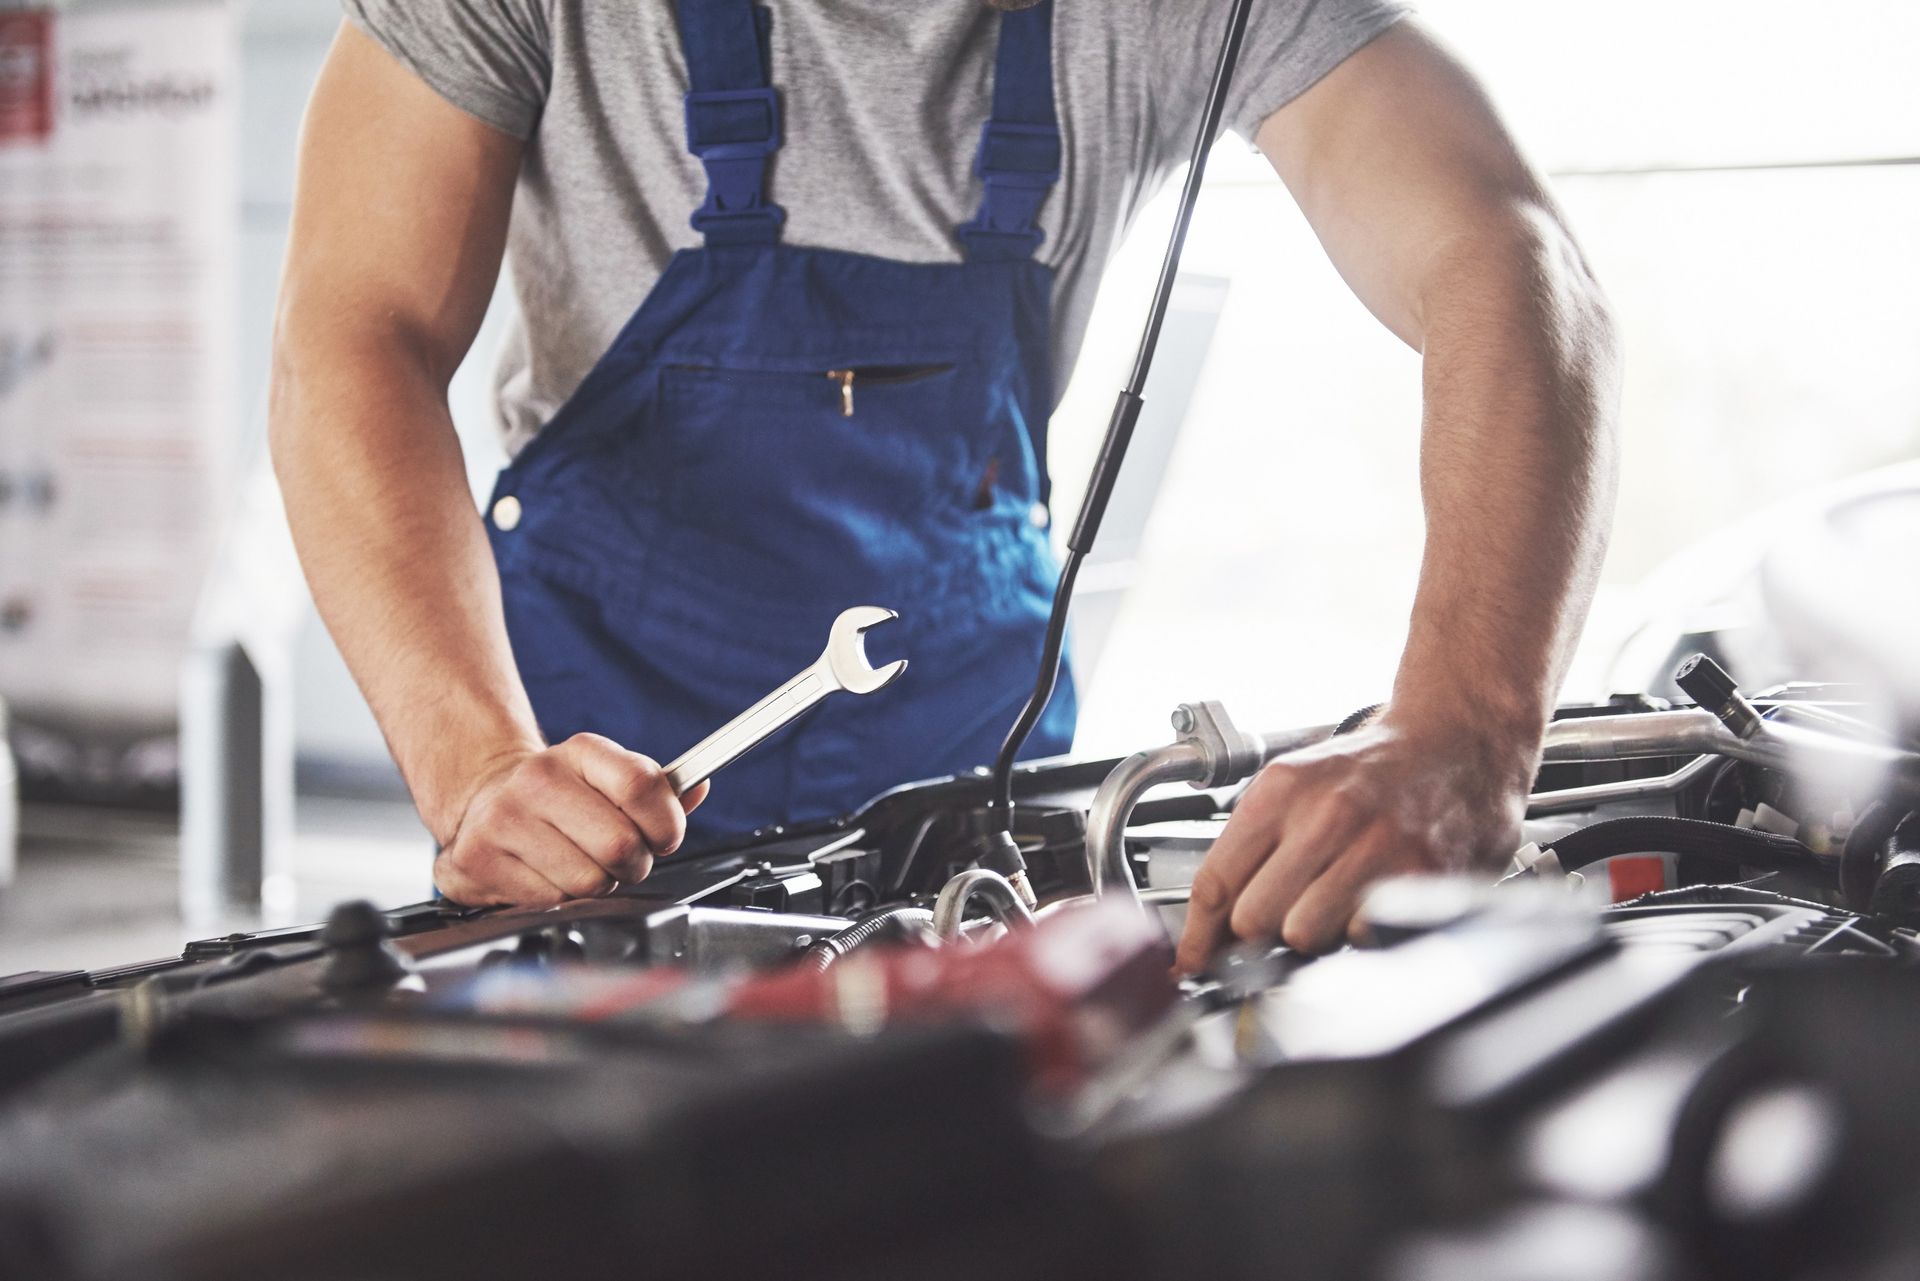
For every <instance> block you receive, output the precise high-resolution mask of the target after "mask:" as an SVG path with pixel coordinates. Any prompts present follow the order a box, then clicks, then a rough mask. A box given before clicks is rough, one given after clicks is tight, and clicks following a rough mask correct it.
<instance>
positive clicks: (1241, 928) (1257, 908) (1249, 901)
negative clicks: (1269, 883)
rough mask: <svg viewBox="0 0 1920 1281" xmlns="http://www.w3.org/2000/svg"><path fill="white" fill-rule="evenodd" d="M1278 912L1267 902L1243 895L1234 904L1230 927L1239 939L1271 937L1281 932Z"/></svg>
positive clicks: (1249, 939)
mask: <svg viewBox="0 0 1920 1281" xmlns="http://www.w3.org/2000/svg"><path fill="white" fill-rule="evenodd" d="M1277 916H1278V914H1277V913H1276V912H1274V911H1273V910H1272V909H1271V908H1269V907H1268V906H1267V905H1266V904H1265V903H1261V902H1258V901H1256V900H1255V899H1253V898H1250V897H1242V898H1241V899H1240V901H1239V902H1238V903H1235V904H1234V906H1233V916H1232V918H1231V920H1230V921H1229V922H1228V928H1230V929H1231V930H1232V931H1233V936H1234V937H1235V938H1237V939H1243V940H1248V941H1251V940H1254V939H1269V938H1273V937H1275V936H1277V935H1278V934H1279V933H1280V922H1279V920H1278V919H1277Z"/></svg>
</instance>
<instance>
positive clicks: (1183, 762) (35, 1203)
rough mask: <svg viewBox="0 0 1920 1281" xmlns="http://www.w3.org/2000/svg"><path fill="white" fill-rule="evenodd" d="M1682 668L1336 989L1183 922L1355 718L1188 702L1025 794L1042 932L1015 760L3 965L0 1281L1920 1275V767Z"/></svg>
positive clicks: (1413, 891)
mask: <svg viewBox="0 0 1920 1281" xmlns="http://www.w3.org/2000/svg"><path fill="white" fill-rule="evenodd" d="M1680 679H1681V684H1682V686H1683V687H1684V688H1686V689H1687V690H1688V692H1689V694H1690V695H1692V696H1693V703H1692V704H1691V705H1689V704H1668V703H1665V702H1663V701H1661V700H1658V699H1652V698H1646V697H1633V698H1620V699H1616V700H1613V701H1612V702H1610V703H1608V704H1605V705H1599V706H1580V707H1565V708H1562V709H1561V711H1560V712H1559V714H1558V716H1557V718H1556V719H1555V721H1554V722H1553V724H1552V726H1551V727H1550V730H1549V734H1548V739H1547V748H1546V754H1545V763H1544V764H1543V765H1542V767H1541V771H1540V775H1539V781H1538V784H1537V787H1536V790H1535V793H1534V795H1533V797H1532V800H1531V805H1530V809H1529V814H1528V818H1527V822H1526V832H1527V837H1528V843H1527V844H1526V846H1525V847H1524V848H1523V849H1522V850H1521V851H1520V852H1519V854H1518V855H1517V857H1516V859H1515V861H1514V865H1513V868H1512V870H1511V873H1510V874H1509V875H1508V876H1507V877H1506V879H1505V880H1503V881H1501V882H1500V883H1499V884H1497V885H1488V884H1485V883H1470V882H1466V881H1462V880H1448V879H1433V880H1426V879H1409V880H1404V881H1397V882H1389V883H1387V884H1385V885H1382V886H1380V887H1378V888H1377V889H1376V890H1375V891H1374V893H1373V894H1372V896H1371V897H1370V898H1369V900H1368V901H1367V905H1366V908H1365V912H1364V921H1365V931H1366V940H1365V943H1364V945H1360V946H1354V947H1350V948H1346V949H1343V950H1341V951H1340V952H1337V953H1335V954H1332V955H1328V956H1323V957H1318V958H1312V957H1307V956H1303V955H1296V954H1294V953H1292V952H1289V951H1288V950H1286V949H1285V948H1284V947H1278V946H1267V945H1258V944H1246V945H1243V946H1241V947H1239V948H1237V949H1236V950H1234V951H1232V952H1230V953H1229V954H1227V955H1226V956H1225V957H1224V958H1223V959H1222V960H1221V961H1220V962H1219V963H1218V964H1217V965H1216V966H1215V967H1214V969H1213V971H1212V972H1210V973H1207V974H1204V975H1200V976H1194V977H1185V978H1176V977H1175V976H1174V975H1173V973H1172V972H1171V969H1170V959H1171V952H1170V947H1169V941H1168V940H1169V937H1170V936H1171V935H1175V934H1177V930H1178V926H1179V923H1180V919H1181V915H1182V912H1183V908H1184V901H1185V895H1186V887H1187V886H1188V885H1190V883H1191V881H1192V877H1193V874H1194V871H1195V869H1196V868H1197V866H1198V864H1199V861H1200V859H1201V858H1202V857H1203V856H1204V854H1205V852H1206V850H1207V848H1208V847H1209V846H1210V844H1211V842H1212V840H1213V839H1214V837H1215V835H1216V834H1217V833H1218V831H1219V830H1220V828H1221V826H1222V825H1223V824H1224V822H1225V821H1226V819H1227V817H1228V815H1229V814H1230V813H1231V811H1232V808H1233V805H1234V802H1235V799H1236V796H1237V794H1238V790H1239V788H1240V787H1241V786H1242V785H1243V784H1244V782H1245V781H1246V780H1247V779H1248V778H1250V777H1251V776H1253V775H1254V774H1255V773H1257V771H1258V770H1259V769H1260V768H1261V766H1262V765H1263V763H1264V762H1266V761H1268V760H1271V759H1273V758H1274V757H1276V756H1279V755H1281V754H1283V753H1285V752H1286V751H1288V750H1291V749H1293V748H1295V747H1298V746H1300V745H1302V744H1305V743H1309V742H1313V741H1316V740H1318V739H1320V738H1323V737H1325V736H1327V735H1329V734H1333V733H1337V732H1341V731H1342V730H1344V729H1350V728H1351V727H1352V726H1353V725H1354V724H1357V723H1360V722H1361V721H1363V720H1364V717H1363V716H1359V717H1355V718H1350V720H1349V722H1348V723H1347V724H1346V725H1343V726H1332V727H1319V728H1314V729H1308V730H1301V731H1291V732H1286V733H1276V734H1267V735H1256V734H1250V733H1246V732H1244V731H1242V730H1240V729H1238V728H1237V727H1236V726H1234V724H1233V723H1232V721H1231V719H1230V718H1229V717H1228V716H1227V714H1226V712H1225V711H1224V710H1223V709H1222V708H1221V707H1219V706H1218V705H1216V704H1195V705H1190V706H1185V707H1182V708H1181V709H1179V711H1178V712H1177V713H1176V714H1175V717H1174V724H1175V729H1176V735H1177V736H1176V738H1175V740H1174V741H1173V742H1172V743H1170V744H1168V745H1166V746H1163V747H1160V748H1156V749H1153V750H1150V751H1147V752H1143V753H1141V754H1139V755H1137V756H1135V757H1132V758H1129V759H1128V760H1125V761H1112V760H1102V761H1055V762H1042V763H1038V764H1034V765H1029V766H1023V767H1022V768H1021V769H1020V770H1019V771H1018V773H1017V774H1016V776H1015V795H1016V823H1015V831H1016V834H1017V838H1018V841H1019V844H1020V846H1021V848H1022V850H1023V853H1024V856H1025V859H1026V863H1027V866H1028V869H1029V875H1030V877H1031V880H1032V884H1033V886H1034V887H1035V889H1036V890H1037V891H1038V892H1039V897H1040V899H1041V906H1040V908H1039V910H1038V911H1037V912H1031V913H1030V912H1029V911H1028V910H1027V909H1026V908H1025V906H1024V905H1023V903H1022V902H1021V900H1020V898H1019V896H1017V895H1013V894H1010V893H1008V892H1007V890H1006V882H1005V881H1004V880H1003V879H1001V878H999V877H998V876H997V875H995V874H994V873H991V872H984V871H981V870H980V869H977V868H970V867H968V866H967V864H968V861H969V860H968V857H967V853H966V851H967V849H968V848H969V845H970V842H971V841H972V840H973V838H974V837H975V836H976V835H977V834H978V832H979V831H980V830H981V828H982V826H983V825H984V824H986V823H988V822H989V821H990V820H989V819H988V817H987V815H988V800H989V798H988V795H987V793H988V782H989V780H988V779H987V778H986V777H985V775H984V774H978V775H967V776H962V777H957V778H948V779H942V780H935V781H931V782H926V783H920V784H916V785H912V786H908V787H903V788H900V789H897V790H895V791H892V792H889V793H887V794H885V795H883V796H881V797H879V798H877V799H876V800H874V801H873V802H872V803H871V804H869V805H868V806H866V807H865V808H864V809H863V810H861V811H860V812H859V813H857V814H854V815H851V816H848V817H847V818H845V819H841V820H836V821H832V822H825V823H820V824H815V825H811V826H806V827H799V828H794V829H791V830H779V829H775V830H770V831H766V832H762V833H757V834H755V836H754V837H753V838H752V839H750V840H747V841H744V842H742V843H739V844H738V845H736V846H734V847H732V848H728V849H724V850H716V851H711V852H707V853H703V854H699V855H694V856H691V857H685V858H675V859H671V860H667V861H666V862H664V863H663V864H661V866H660V867H659V869H658V870H657V872H656V874H655V875H654V877H653V878H652V879H650V880H649V881H647V882H646V883H644V884H641V885H636V886H629V887H625V888H623V889H622V890H621V892H619V893H618V894H616V895H614V896H612V897H609V898H605V899H597V900H592V901H581V902H575V903H570V904H566V905H563V906H561V907H558V908H554V909H549V910H540V911H531V910H481V911H471V910H463V909H459V908H456V907H454V906H452V905H450V904H446V903H436V902H428V903H420V904H416V905H413V906H410V907H404V908H400V909H397V910H392V911H379V910H376V909H375V908H373V907H372V906H371V905H369V904H365V903H349V904H345V905H342V906H341V907H340V908H338V909H337V910H336V911H335V912H334V913H333V914H332V916H331V918H330V919H329V920H328V921H327V922H326V923H325V924H324V925H317V926H313V927H310V928H302V929H290V930H274V931H268V932H263V933H254V934H236V935H230V936H227V937H224V938H216V939H207V940H204V941H201V942H197V943H193V944H191V945H189V946H188V947H187V948H186V950H185V951H184V953H183V954H181V955H180V956H177V957H170V958H167V959H164V960H159V961H153V962H149V963H145V964H138V965H128V966H122V967H119V968H113V969H102V970H95V971H91V972H72V973H32V974H24V975H19V976H16V977H13V978H11V979H7V980H4V981H0V1275H4V1276H7V1277H21V1278H27V1277H31V1278H35V1279H36V1281H61V1279H67V1278H70V1279H72V1281H83V1279H90V1278H107V1277H134V1276H138V1277H145V1278H241V1277H256V1276H260V1275H272V1276H277V1277H284V1278H314V1279H316V1281H318V1279H321V1278H347V1277H353V1278H389V1277H392V1278H398V1277H415V1276H425V1275H432V1276H458V1277H474V1278H481V1277H516V1276H525V1275H551V1276H568V1277H615V1276H623V1277H624V1276H630V1275H633V1274H634V1273H635V1272H636V1270H642V1271H649V1272H657V1273H659V1274H663V1275H676V1274H677V1275H701V1276H749V1275H762V1276H780V1277H829V1276H830V1277H868V1276H871V1277H882V1276H887V1277H895V1276H913V1277H945V1276H956V1277H957V1276H971V1275H979V1274H982V1273H983V1272H987V1271H991V1272H992V1273H993V1274H994V1275H998V1276H1007V1277H1024V1276H1033V1277H1041V1276H1048V1277H1057V1276H1104V1277H1112V1278H1124V1277H1184V1276H1192V1277H1203V1276H1204V1277H1209V1278H1223V1277H1224V1278H1233V1277H1247V1278H1253V1277H1267V1278H1271V1277H1377V1278H1389V1279H1391V1281H1449V1279H1451V1278H1464V1277H1475V1278H1504V1277H1514V1278H1521V1277H1525V1278H1530V1279H1531V1281H1554V1279H1556V1278H1568V1279H1569V1281H1572V1279H1575V1278H1589V1277H1608V1278H1618V1279H1621V1281H1629V1279H1631V1281H1641V1279H1645V1281H1652V1279H1654V1278H1678V1277H1701V1278H1718V1277H1734V1276H1738V1277H1743V1278H1753V1277H1781V1278H1789V1277H1793V1278H1798V1277H1815V1276H1817V1277H1823V1278H1825V1277H1859V1278H1869V1277H1873V1278H1877V1277H1884V1276H1894V1275H1912V1269H1913V1267H1914V1265H1915V1263H1916V1261H1920V1228H1916V1224H1920V1215H1917V1214H1916V1213H1915V1211H1916V1210H1917V1209H1920V1185H1916V1183H1915V1181H1914V1180H1913V1178H1912V1177H1911V1174H1910V1163H1911V1154H1912V1153H1913V1152H1914V1151H1915V1150H1917V1149H1920V1107H1916V1106H1914V1105H1913V1104H1912V1103H1911V1102H1910V1101H1909V1100H1908V1099H1907V1098H1906V1088H1907V1084H1908V1083H1907V1081H1906V1075H1907V1072H1908V1071H1909V1070H1910V1065H1911V1064H1912V1063H1913V1062H1915V1061H1916V1060H1917V1059H1920V1020H1916V1019H1914V1018H1913V1017H1912V1016H1911V1011H1912V1010H1913V1009H1914V1008H1915V1007H1916V1003H1920V967H1916V965H1915V963H1914V962H1915V959H1916V957H1920V936H1916V934H1915V927H1916V926H1920V756H1916V755H1915V754H1914V753H1913V752H1911V751H1909V750H1907V749H1906V748H1905V747H1904V746H1903V745H1901V744H1900V743H1899V742H1898V740H1897V739H1896V738H1894V737H1891V736H1889V735H1888V734H1887V733H1886V732H1885V731H1883V730H1880V729H1876V728H1874V720H1875V717H1874V711H1875V709H1874V708H1873V707H1872V706H1871V705H1869V704H1868V703H1865V702H1863V701H1862V700H1861V698H1860V696H1859V691H1857V690H1852V689H1849V688H1846V687H1840V686H1792V685H1790V686H1784V687H1781V688H1778V689H1774V690H1770V691H1768V692H1767V693H1766V694H1764V695H1761V696H1756V697H1753V698H1748V697H1747V696H1746V695H1745V694H1743V693H1742V692H1741V691H1739V690H1738V689H1736V688H1735V687H1734V686H1733V683H1732V682H1731V680H1729V679H1727V677H1726V675H1725V673H1724V672H1721V671H1720V670H1719V669H1718V668H1717V667H1715V666H1714V665H1713V664H1712V663H1711V661H1709V660H1706V659H1698V660H1690V663H1689V665H1688V666H1687V668H1685V669H1683V671H1682V673H1681V677H1680ZM1180 784H1186V785H1187V786H1178V785H1180ZM1096 890H1097V891H1098V894H1097V896H1096V894H1095V893H1094V891H1096Z"/></svg>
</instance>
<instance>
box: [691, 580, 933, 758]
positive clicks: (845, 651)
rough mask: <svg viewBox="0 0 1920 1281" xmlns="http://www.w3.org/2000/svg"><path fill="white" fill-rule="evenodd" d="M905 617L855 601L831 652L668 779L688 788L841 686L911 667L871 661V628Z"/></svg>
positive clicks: (883, 681)
mask: <svg viewBox="0 0 1920 1281" xmlns="http://www.w3.org/2000/svg"><path fill="white" fill-rule="evenodd" d="M898 617H900V616H899V615H898V614H896V613H894V612H893V611H892V610H890V609H882V608H881V607H880V606H878V605H856V606H854V607H853V608H852V609H849V610H847V611H845V612H844V613H842V614H841V615H840V617H838V618H836V619H834V620H833V631H832V632H831V633H830V634H829V635H828V637H827V648H826V652H825V653H823V654H821V655H820V657H819V659H818V660H816V661H815V662H814V664H813V666H811V667H809V668H807V670H806V671H804V672H801V673H800V674H799V675H798V676H796V677H794V678H793V679H792V680H790V681H788V682H787V683H786V684H784V685H782V686H781V687H780V688H779V689H776V690H774V691H773V693H771V694H769V695H767V696H766V697H765V698H763V699H761V700H760V701H759V702H757V703H755V704H754V705H753V706H752V707H749V708H748V709H747V710H746V711H744V712H742V713H740V714H739V715H738V716H736V717H734V718H733V719H732V720H730V721H728V722H727V723H726V724H725V725H723V726H721V727H720V728H719V729H718V730H715V731H714V732H713V733H712V734H709V735H708V736H707V737H706V738H705V739H704V740H703V741H701V742H700V743H698V744H696V745H695V746H694V747H692V748H690V749H689V750H688V751H687V752H686V753H685V754H684V755H682V756H681V757H680V758H679V759H678V760H676V761H674V762H673V764H671V765H669V766H667V781H668V782H669V783H671V784H672V785H673V790H674V791H675V792H676V793H680V792H685V791H687V790H688V789H689V788H692V787H695V786H697V785H698V784H700V783H702V782H704V781H705V780H706V779H708V778H711V777H712V776H713V775H714V774H715V773H717V772H718V771H720V770H721V769H723V768H725V767H726V766H728V765H731V764H732V763H733V762H734V761H737V760H739V759H740V758H741V757H742V756H744V755H745V754H746V753H747V752H748V751H750V750H751V749H752V748H754V747H756V746H758V745H759V744H760V743H762V742H765V741H766V740H767V738H768V737H770V736H771V735H772V734H773V733H774V731H776V730H778V729H779V728H780V727H782V726H783V725H786V724H788V723H790V722H791V721H792V720H793V718H794V717H796V716H798V715H800V713H802V712H804V711H806V710H807V709H808V708H810V707H812V706H813V705H814V704H815V703H818V702H819V701H820V700H821V699H823V698H825V697H826V696H827V695H829V694H832V693H835V692H836V691H839V690H845V691H846V692H847V693H849V694H871V693H873V692H874V691H875V690H878V689H884V688H886V687H887V686H888V685H891V684H892V683H893V681H894V678H895V677H897V676H899V675H900V673H901V672H904V671H906V670H907V660H906V659H904V658H902V659H898V660H896V661H894V662H891V663H888V664H887V665H886V666H885V667H874V666H872V665H871V664H869V663H868V662H867V644H866V632H867V629H868V628H870V627H876V626H878V625H879V624H881V623H884V622H888V621H890V620H892V619H895V618H898Z"/></svg>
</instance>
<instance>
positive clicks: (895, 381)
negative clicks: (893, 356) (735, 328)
mask: <svg viewBox="0 0 1920 1281" xmlns="http://www.w3.org/2000/svg"><path fill="white" fill-rule="evenodd" d="M668 367H669V368H671V369H681V370H685V371H687V372H688V373H695V374H722V375H731V376H734V377H740V378H818V377H819V376H820V375H819V374H812V373H807V372H805V371H803V370H784V369H738V368H732V367H729V366H726V365H693V364H681V365H670V366H668ZM952 369H953V365H952V363H951V362H948V363H944V364H933V365H851V366H849V367H847V368H845V369H828V370H824V371H823V372H824V373H825V375H826V377H827V378H829V379H830V380H832V381H833V382H834V383H835V384H836V385H837V386H838V387H839V388H840V416H841V417H843V418H851V417H853V403H854V402H853V389H854V385H855V384H856V383H857V384H859V385H860V386H863V387H886V386H898V385H899V384H901V383H914V382H919V381H920V380H921V379H923V378H933V377H935V376H937V375H939V374H944V373H948V372H949V371H951V370H952Z"/></svg>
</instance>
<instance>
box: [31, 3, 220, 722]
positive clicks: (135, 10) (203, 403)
mask: <svg viewBox="0 0 1920 1281" xmlns="http://www.w3.org/2000/svg"><path fill="white" fill-rule="evenodd" d="M236 89H237V66H236V52H235V19H234V14H233V10H232V9H231V8H230V7H229V6H228V5H227V4H226V3H206V2H204V0H203V2H199V3H183V4H177V5H152V4H142V5H127V6H105V5H83V6H77V7H65V8H61V9H59V10H57V11H48V10H32V9H29V10H12V11H9V12H6V13H0V697H4V698H6V699H8V700H9V701H11V702H13V703H14V704H16V705H17V706H18V707H19V708H20V709H21V710H22V711H23V712H26V713H29V714H32V715H38V716H43V717H48V718H52V719H55V720H59V721H62V722H68V723H75V724H80V725H85V724H93V723H98V724H109V725H115V726H122V727H141V726H150V727H152V728H155V729H163V728H164V727H166V726H168V725H170V724H171V723H172V721H173V718H174V716H175V706H176V701H177V692H176V691H177V686H178V680H179V663H180V658H181V654H182V652H183V650H184V647H185V643H186V639H187V633H188V627H189V623H190V621H191V619H192V615H193V609H194V603H195V600H196V597H197V595H198V592H199V588H200V584H201V580H202V577H203V576H204V574H205V570H206V565H207V562H208V559H209V556H210V553H211V549H212V546H213V543H214V537H215V533H216V528H217V525H218V517H219V514H220V512H221V511H222V510H223V499H222V496H223V495H224V494H225V493H227V491H228V489H229V477H228V475H227V474H226V470H225V469H226V466H227V463H226V460H227V458H228V457H229V455H230V454H231V452H232V450H231V440H232V435H233V428H234V422H233V416H232V405H231V397H232V390H231V389H232V387H233V376H232V374H233V371H232V362H233V359H234V356H233V348H234V332H233V328H234V276H235V270H236V258H237V238H238V228H237V197H236V189H237V188H236V167H237V139H236V135H237V115H236V101H235V100H236Z"/></svg>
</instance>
